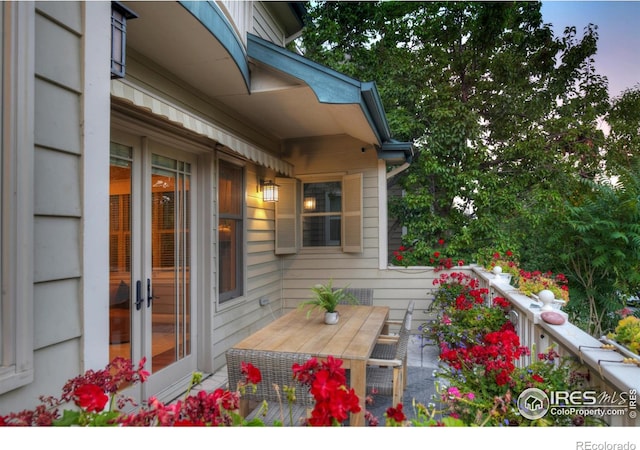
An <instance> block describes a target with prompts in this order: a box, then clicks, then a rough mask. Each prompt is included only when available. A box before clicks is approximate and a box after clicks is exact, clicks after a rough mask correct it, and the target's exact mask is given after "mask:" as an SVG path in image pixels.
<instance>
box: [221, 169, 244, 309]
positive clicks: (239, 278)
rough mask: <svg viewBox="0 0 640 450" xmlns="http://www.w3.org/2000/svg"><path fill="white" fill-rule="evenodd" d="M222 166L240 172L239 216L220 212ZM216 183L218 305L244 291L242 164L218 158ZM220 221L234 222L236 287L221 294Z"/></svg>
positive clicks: (240, 295)
mask: <svg viewBox="0 0 640 450" xmlns="http://www.w3.org/2000/svg"><path fill="white" fill-rule="evenodd" d="M222 165H227V166H229V167H230V168H233V169H237V170H240V172H241V179H240V182H239V184H240V187H241V193H240V195H239V196H238V198H239V201H240V205H239V208H240V213H239V214H228V213H223V212H221V208H220V205H221V199H220V195H221V190H220V180H221V177H220V173H221V168H222ZM217 175H218V176H217V178H216V180H217V183H216V192H217V220H216V231H215V232H216V242H217V244H218V245H217V247H218V248H217V254H216V262H217V271H216V274H217V276H216V280H217V285H218V289H217V294H218V303H219V304H221V305H222V304H224V303H227V302H229V301H231V300H234V299H237V298H240V297H242V296H243V295H244V289H245V285H246V283H245V279H244V277H245V269H244V261H245V246H244V241H245V239H244V234H245V232H244V228H245V224H246V221H247V217H246V204H245V200H244V199H245V195H246V188H245V184H246V181H245V180H246V171H245V167H244V165H242V164H239V162H237V161H235V160H231V159H228V158H222V157H220V158H218V163H217ZM222 220H233V221H235V222H236V227H235V233H236V235H235V242H236V245H235V256H236V258H235V264H234V266H235V267H234V268H235V280H236V287H235V289H232V290H228V291H224V292H222V291H221V289H222V284H221V283H220V274H221V273H220V267H221V264H222V256H221V250H222V249H221V239H220V223H221V221H222Z"/></svg>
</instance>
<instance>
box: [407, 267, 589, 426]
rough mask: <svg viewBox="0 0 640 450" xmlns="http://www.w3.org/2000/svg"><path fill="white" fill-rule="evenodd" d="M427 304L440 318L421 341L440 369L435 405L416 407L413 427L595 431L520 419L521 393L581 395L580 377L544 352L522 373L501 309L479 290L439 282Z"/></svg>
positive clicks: (456, 281)
mask: <svg viewBox="0 0 640 450" xmlns="http://www.w3.org/2000/svg"><path fill="white" fill-rule="evenodd" d="M434 285H436V286H438V288H437V289H436V291H435V293H434V304H435V305H436V307H437V308H438V310H439V312H440V313H441V316H440V317H439V319H438V320H436V321H433V322H432V323H428V324H424V325H423V333H425V334H426V335H427V336H429V337H430V338H431V339H433V340H435V341H436V342H437V343H438V344H439V348H440V355H439V360H440V367H439V369H438V370H436V371H435V373H434V375H435V376H436V377H437V378H438V379H439V380H440V381H439V382H438V383H437V392H438V395H439V398H438V402H439V404H440V408H436V405H435V404H431V405H429V406H428V407H425V406H424V405H421V404H419V405H417V406H416V419H415V420H414V425H415V424H416V423H420V424H421V425H416V426H442V425H448V426H460V425H464V426H507V425H508V426H531V425H582V424H585V423H594V424H596V423H598V421H597V420H595V419H591V418H585V417H583V416H549V417H543V418H540V419H537V420H529V419H526V418H524V417H522V415H521V414H520V411H519V409H518V405H517V397H518V395H519V394H520V393H521V392H522V391H524V390H525V389H527V388H529V387H537V388H539V389H542V390H543V391H545V392H550V391H552V390H554V391H555V390H572V389H578V388H579V387H581V383H582V382H583V381H584V380H585V379H588V372H586V374H581V373H580V372H579V371H578V370H577V369H576V367H575V365H574V363H573V361H572V360H570V359H568V358H564V359H560V358H559V357H558V354H557V353H556V352H555V351H554V350H553V349H549V350H548V351H546V353H540V354H538V355H537V360H535V361H534V362H532V363H531V364H529V365H528V366H524V367H517V362H518V361H519V360H520V359H521V358H522V357H524V356H528V355H530V353H531V352H530V349H529V348H527V347H524V346H521V345H520V339H519V337H518V335H517V334H516V333H515V330H514V328H513V325H512V324H511V322H510V321H509V320H508V312H509V310H510V308H511V305H510V303H509V301H507V300H506V299H504V298H502V297H495V298H494V299H493V301H492V302H491V304H488V303H487V302H486V301H485V300H484V297H485V296H486V294H487V291H486V290H482V289H480V288H479V287H478V281H477V280H475V279H473V278H472V277H471V276H469V275H465V274H462V273H451V274H442V275H440V277H439V278H438V279H437V280H435V281H434Z"/></svg>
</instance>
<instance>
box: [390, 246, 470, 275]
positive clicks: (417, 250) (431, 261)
mask: <svg viewBox="0 0 640 450" xmlns="http://www.w3.org/2000/svg"><path fill="white" fill-rule="evenodd" d="M391 264H393V265H396V266H404V267H409V266H435V267H434V270H435V271H436V272H437V271H441V270H444V269H451V268H453V267H454V266H464V261H463V260H462V259H460V258H456V257H455V256H454V255H449V254H448V250H447V246H446V243H445V241H444V239H439V240H438V242H437V243H436V245H435V246H433V247H431V246H429V245H427V244H426V243H424V242H416V243H414V244H413V245H411V246H405V245H401V246H400V248H398V250H396V251H394V252H393V259H392V260H391Z"/></svg>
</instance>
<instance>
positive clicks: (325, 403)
mask: <svg viewBox="0 0 640 450" xmlns="http://www.w3.org/2000/svg"><path fill="white" fill-rule="evenodd" d="M292 369H293V376H294V378H295V379H297V380H298V381H300V382H301V383H303V384H306V385H308V386H309V389H310V392H311V394H312V395H313V397H314V399H315V400H316V404H315V407H314V408H313V411H312V412H311V417H310V418H309V419H308V424H309V425H311V426H333V425H340V424H342V423H343V422H344V421H345V420H347V418H348V417H349V413H352V412H353V413H357V412H360V409H361V408H360V400H359V399H358V396H357V395H356V394H355V391H354V390H353V388H352V389H349V388H348V387H347V379H346V375H345V369H344V368H343V367H342V360H341V359H336V358H333V357H332V356H329V357H328V358H327V360H326V361H322V362H321V363H318V360H317V359H316V358H311V359H310V360H309V361H307V362H306V363H304V364H303V365H300V364H294V365H293V367H292Z"/></svg>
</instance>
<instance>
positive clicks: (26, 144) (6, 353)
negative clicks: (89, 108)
mask: <svg viewBox="0 0 640 450" xmlns="http://www.w3.org/2000/svg"><path fill="white" fill-rule="evenodd" d="M33 8H34V7H33V5H32V4H31V3H29V2H1V3H0V94H1V97H2V107H1V109H0V145H1V146H0V284H1V285H2V286H1V288H2V296H0V393H3V392H8V391H10V390H13V389H16V388H18V387H20V386H24V385H25V384H28V383H31V382H32V381H33V334H34V332H33V281H32V277H33V267H32V264H33V261H32V255H33V244H32V240H33V187H32V183H33V148H34V145H33V115H34V114H33V91H34V87H33V86H34V84H33V83H34V74H33V73H34V65H33V59H32V58H30V57H29V56H32V55H33V52H29V51H28V48H29V42H30V41H31V39H32V38H33V36H32V35H29V30H30V29H31V28H30V25H32V24H33V17H34V13H35V12H34V9H33ZM18 150H20V151H18Z"/></svg>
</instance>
